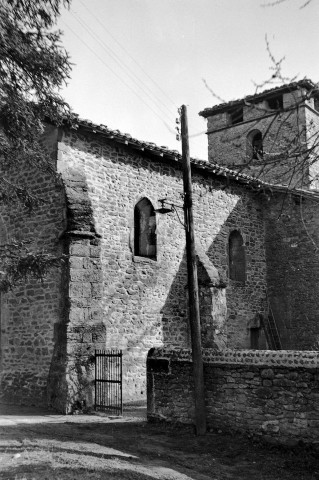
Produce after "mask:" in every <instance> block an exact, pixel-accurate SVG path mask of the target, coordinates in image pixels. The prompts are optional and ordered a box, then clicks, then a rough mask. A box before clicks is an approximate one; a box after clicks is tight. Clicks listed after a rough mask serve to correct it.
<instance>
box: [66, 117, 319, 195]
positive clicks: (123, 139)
mask: <svg viewBox="0 0 319 480" xmlns="http://www.w3.org/2000/svg"><path fill="white" fill-rule="evenodd" d="M71 128H74V129H82V128H83V129H86V130H88V131H90V132H92V133H98V134H102V135H103V136H105V137H107V138H108V139H110V140H113V141H114V142H117V143H120V144H122V145H123V144H124V145H126V146H127V147H129V148H132V149H133V150H137V151H140V152H144V153H147V154H148V155H150V156H153V157H157V158H158V159H161V158H162V159H163V160H164V159H166V160H170V161H174V162H177V163H182V155H181V154H180V153H179V152H178V151H177V150H170V149H169V148H168V147H166V146H158V145H156V144H155V143H153V142H145V141H141V140H137V139H136V138H133V137H132V136H131V135H130V134H129V133H122V132H120V131H119V130H112V129H110V128H108V127H107V126H106V125H97V124H94V123H93V122H91V121H90V120H84V119H80V118H79V117H78V116H76V115H75V116H74V118H73V122H72V126H71ZM191 164H192V165H193V166H194V167H195V168H196V169H198V170H201V171H202V172H203V173H208V174H213V175H216V176H218V177H224V178H225V177H226V178H228V179H229V180H234V181H236V182H238V183H240V184H244V185H246V186H249V187H250V188H252V189H254V190H257V191H268V192H272V191H277V192H287V191H288V190H290V189H289V188H288V187H287V186H285V185H273V184H270V183H267V182H263V181H262V180H260V179H258V178H255V177H252V176H249V175H246V174H245V173H240V172H236V171H235V170H231V169H230V168H227V167H223V166H221V165H218V164H214V163H209V162H207V161H205V160H198V159H197V158H191ZM292 193H294V194H296V195H304V196H308V197H309V196H311V197H318V198H319V192H316V191H309V190H301V189H294V190H293V191H292Z"/></svg>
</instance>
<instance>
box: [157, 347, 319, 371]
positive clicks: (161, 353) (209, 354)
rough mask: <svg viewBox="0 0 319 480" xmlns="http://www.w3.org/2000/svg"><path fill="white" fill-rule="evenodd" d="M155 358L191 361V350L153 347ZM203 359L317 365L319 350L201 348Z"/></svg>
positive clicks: (306, 366) (241, 363)
mask: <svg viewBox="0 0 319 480" xmlns="http://www.w3.org/2000/svg"><path fill="white" fill-rule="evenodd" d="M149 356H151V357H157V358H169V359H170V360H172V361H175V362H178V361H180V362H190V361H192V352H191V350H188V349H168V348H158V349H154V351H152V353H151V354H150V355H149ZM203 361H204V363H210V364H219V365H222V364H226V365H236V364H238V365H245V364H250V365H267V366H278V367H304V368H318V367H319V352H317V351H294V350H233V349H225V350H222V351H219V350H216V349H210V348H207V349H203Z"/></svg>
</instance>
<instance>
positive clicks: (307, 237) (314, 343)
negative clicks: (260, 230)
mask: <svg viewBox="0 0 319 480" xmlns="http://www.w3.org/2000/svg"><path fill="white" fill-rule="evenodd" d="M264 211H265V226H266V237H265V241H266V254H267V283H268V297H269V303H270V306H271V309H272V313H273V315H274V318H275V321H276V323H277V325H278V328H279V331H280V336H281V341H282V348H283V349H287V350H288V349H296V350H318V342H319V322H318V320H319V317H318V312H319V287H318V285H319V256H318V246H319V235H318V232H319V219H318V203H317V199H316V198H313V199H311V198H308V197H307V198H303V199H302V200H300V198H299V197H297V196H291V195H286V196H285V197H284V198H283V196H282V195H271V196H269V198H268V201H267V200H265V208H264Z"/></svg>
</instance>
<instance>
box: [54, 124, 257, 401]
mask: <svg viewBox="0 0 319 480" xmlns="http://www.w3.org/2000/svg"><path fill="white" fill-rule="evenodd" d="M70 169H71V170H75V171H77V172H81V174H83V176H84V177H85V178H86V181H87V194H88V199H89V202H90V203H91V207H92V215H93V222H94V226H95V227H94V228H95V229H96V234H97V235H99V236H100V252H101V253H100V262H101V269H102V278H103V281H102V299H101V309H102V314H101V315H102V316H101V321H102V323H103V325H104V328H105V339H104V347H105V348H121V349H123V351H124V366H123V373H124V400H125V401H130V400H138V399H145V396H146V391H145V378H146V356H147V353H148V351H149V349H150V348H153V347H156V346H160V345H179V346H187V345H189V331H188V322H187V298H186V294H185V292H186V290H185V289H186V285H187V279H186V259H185V234H184V228H183V226H182V225H181V224H180V223H179V221H178V219H177V217H176V215H173V214H169V215H160V214H156V228H157V230H156V234H157V259H156V260H153V259H148V258H142V257H136V256H135V255H134V221H133V219H134V206H135V205H136V203H137V202H138V201H139V200H140V199H141V198H143V197H147V198H148V199H149V200H150V201H151V202H152V203H153V206H154V208H158V207H159V203H158V199H159V198H163V197H165V196H167V197H168V198H169V199H170V201H172V202H173V203H175V204H176V205H181V204H182V198H181V194H182V188H183V187H182V171H181V166H180V164H179V163H178V162H171V163H167V162H165V161H163V160H162V159H161V160H156V159H155V158H147V157H146V156H145V155H143V153H142V152H141V153H140V154H138V153H137V152H132V151H131V150H129V149H128V148H126V147H125V146H123V147H121V146H119V145H118V144H115V143H112V141H111V140H107V139H104V138H103V135H99V134H94V133H88V132H87V133H85V134H84V132H81V131H80V132H75V131H70V132H66V133H65V135H64V137H63V138H62V139H61V142H60V143H59V170H60V171H61V172H62V174H63V177H64V178H68V175H69V172H70ZM193 183H194V217H195V228H196V241H197V243H198V248H200V249H202V250H203V251H204V253H205V255H207V257H208V259H209V261H210V262H211V263H212V265H214V266H215V267H216V268H217V269H218V270H219V273H220V276H221V277H222V278H225V280H227V276H228V264H227V245H228V235H229V233H230V231H231V230H233V229H238V230H239V231H240V232H241V233H242V236H243V238H244V243H245V249H246V258H247V281H246V283H245V285H242V284H240V285H239V284H237V283H236V282H234V281H230V282H229V284H228V287H227V290H226V297H227V312H228V313H227V319H226V321H225V322H224V324H223V325H221V322H220V318H219V324H220V327H221V328H220V330H221V331H220V335H221V338H223V339H224V338H225V337H226V338H227V339H228V340H227V341H228V344H229V345H230V346H234V347H240V348H245V347H246V348H247V347H249V342H250V337H249V328H250V322H251V321H252V320H253V319H254V318H255V316H256V314H258V313H265V310H266V305H265V291H266V284H265V276H266V267H265V253H264V244H263V218H262V212H261V209H260V205H259V200H256V199H255V196H254V194H252V193H250V192H249V190H248V189H245V188H244V187H241V186H238V185H236V184H235V183H234V184H232V183H230V184H229V185H228V186H227V185H226V183H225V182H224V181H222V180H220V179H218V178H217V177H215V178H214V177H209V176H205V173H200V172H199V171H194V172H193ZM181 213H182V212H181ZM207 292H208V290H207V291H206V293H207ZM206 293H205V292H204V293H203V294H204V295H206ZM209 294H211V295H214V292H210V293H209ZM208 304H209V302H208ZM211 310H212V312H213V310H214V309H213V308H212V309H211ZM222 311H223V310H222V308H221V309H220V312H222ZM218 315H220V314H218ZM214 328H215V327H214ZM72 338H73V337H72ZM72 342H73V340H72ZM83 346H84V345H83Z"/></svg>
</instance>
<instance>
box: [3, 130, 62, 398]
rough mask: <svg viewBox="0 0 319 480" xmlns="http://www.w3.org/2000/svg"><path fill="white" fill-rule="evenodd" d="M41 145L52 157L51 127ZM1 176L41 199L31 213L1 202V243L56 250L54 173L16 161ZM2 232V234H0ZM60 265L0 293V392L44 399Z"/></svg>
mask: <svg viewBox="0 0 319 480" xmlns="http://www.w3.org/2000/svg"><path fill="white" fill-rule="evenodd" d="M47 147H48V149H49V150H50V151H51V153H52V159H53V161H54V159H55V158H56V148H57V136H56V131H55V130H54V129H53V130H50V131H49V132H48V137H47ZM5 178H6V179H7V180H9V181H13V182H16V183H20V184H21V185H25V186H27V187H28V188H29V189H30V191H31V193H34V194H37V195H39V196H40V197H42V198H43V199H44V201H45V202H44V203H43V204H41V205H40V206H39V207H37V208H35V210H34V211H33V212H31V213H28V212H27V211H26V210H25V209H23V208H21V207H20V206H19V204H18V203H16V204H10V205H8V206H7V207H6V206H4V205H3V204H2V205H1V212H0V213H1V223H0V228H1V247H2V248H4V246H5V245H6V244H7V243H12V240H14V239H15V240H16V241H24V242H28V243H27V246H28V248H29V249H30V250H40V251H41V250H44V251H47V252H48V253H51V254H53V255H57V256H59V255H61V253H62V250H63V248H62V245H61V242H60V240H59V237H60V235H61V233H62V232H63V230H64V228H65V221H66V218H65V202H64V191H63V188H62V187H61V185H60V186H59V185H58V184H56V183H55V181H54V177H52V175H50V174H48V173H46V172H45V171H41V170H39V169H37V168H32V167H31V166H26V165H23V164H22V163H20V164H19V166H18V167H17V166H16V165H15V166H13V167H11V169H10V170H6V175H5ZM3 232H5V235H3ZM61 278H62V268H54V269H52V270H51V271H50V273H49V274H48V275H47V277H46V278H45V279H44V281H43V282H39V281H37V280H35V279H30V278H27V279H26V280H25V281H23V282H22V283H21V284H20V285H18V286H16V287H15V288H14V290H12V291H9V292H8V293H6V294H1V319H0V323H1V335H0V352H1V363H0V365H1V368H0V381H1V385H0V398H1V401H4V402H10V403H20V404H26V405H30V404H31V405H32V404H33V405H47V403H48V400H47V386H48V378H49V375H50V370H51V368H52V359H53V354H54V349H55V343H56V325H57V324H59V322H60V319H61V312H62V311H63V309H64V305H63V294H62V291H61Z"/></svg>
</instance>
